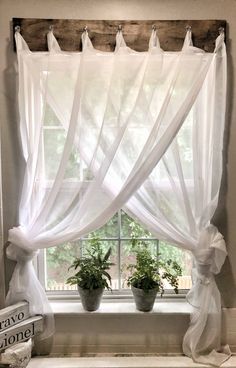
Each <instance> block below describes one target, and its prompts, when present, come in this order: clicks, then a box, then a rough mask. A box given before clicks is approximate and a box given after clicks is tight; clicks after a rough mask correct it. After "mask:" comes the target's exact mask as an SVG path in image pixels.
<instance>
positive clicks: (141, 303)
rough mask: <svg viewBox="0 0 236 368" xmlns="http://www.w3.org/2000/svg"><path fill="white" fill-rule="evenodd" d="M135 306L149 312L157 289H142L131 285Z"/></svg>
mask: <svg viewBox="0 0 236 368" xmlns="http://www.w3.org/2000/svg"><path fill="white" fill-rule="evenodd" d="M131 290H132V293H133V296H134V301H135V304H136V308H137V309H138V310H139V311H142V312H150V311H151V310H152V308H153V305H154V302H155V299H156V295H157V291H158V289H150V290H148V291H144V290H143V289H138V288H136V287H134V286H131Z"/></svg>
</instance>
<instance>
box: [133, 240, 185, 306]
mask: <svg viewBox="0 0 236 368" xmlns="http://www.w3.org/2000/svg"><path fill="white" fill-rule="evenodd" d="M131 242H132V249H133V251H134V253H135V255H136V263H135V264H130V265H129V266H128V270H129V271H130V272H131V275H130V276H129V277H128V280H127V284H128V286H131V290H132V293H133V296H134V300H135V304H136V308H137V309H138V310H140V311H143V312H149V311H151V310H152V308H153V305H154V302H155V298H156V295H157V293H160V294H161V296H162V295H163V293H164V280H167V281H168V282H169V283H170V285H171V286H172V287H173V288H174V291H175V293H176V294H177V293H178V277H179V276H181V274H182V270H181V267H180V266H179V265H178V263H177V262H175V261H172V260H171V259H169V260H167V261H166V262H163V261H162V260H161V259H160V256H158V258H157V257H154V256H153V255H152V253H151V251H150V250H149V249H148V245H147V243H146V242H145V241H144V240H141V241H140V240H137V239H135V238H134V237H133V238H132V240H131Z"/></svg>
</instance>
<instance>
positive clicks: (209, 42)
mask: <svg viewBox="0 0 236 368" xmlns="http://www.w3.org/2000/svg"><path fill="white" fill-rule="evenodd" d="M12 24H13V30H14V29H15V27H16V26H17V25H18V26H20V27H21V34H22V36H23V37H24V39H25V40H26V42H27V43H28V45H29V48H30V49H31V50H32V51H46V50H47V41H46V36H47V32H48V30H49V27H50V26H51V25H53V30H54V35H55V37H56V38H57V40H58V42H59V44H60V46H61V49H62V50H65V51H78V50H81V34H82V32H83V29H84V27H85V26H87V27H88V30H89V35H90V37H91V39H92V42H93V45H94V47H95V48H97V49H99V50H102V51H113V50H114V47H115V35H116V32H117V28H118V26H119V24H120V25H122V29H123V34H124V37H125V40H126V43H127V45H128V46H129V47H131V48H133V49H135V50H137V51H145V50H147V49H148V41H149V38H150V35H151V31H152V25H153V24H155V26H156V27H157V29H158V35H159V38H160V42H161V47H162V48H163V49H164V50H166V51H179V50H180V49H181V48H182V45H183V40H184V37H185V34H186V30H185V27H186V26H187V25H189V26H191V27H192V33H193V41H194V45H195V46H196V47H200V48H202V49H204V50H205V51H207V52H212V51H213V50H214V47H215V39H216V37H217V35H218V33H219V28H220V27H223V28H226V21H225V20H147V21H145V20H130V21H126V20H122V21H121V20H78V19H76V20H75V19H33V18H13V22H12Z"/></svg>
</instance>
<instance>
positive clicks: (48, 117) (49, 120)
mask: <svg viewBox="0 0 236 368" xmlns="http://www.w3.org/2000/svg"><path fill="white" fill-rule="evenodd" d="M44 126H61V123H60V120H59V119H58V117H57V116H56V114H55V112H54V111H53V110H52V108H51V106H49V105H48V104H46V107H45V116H44Z"/></svg>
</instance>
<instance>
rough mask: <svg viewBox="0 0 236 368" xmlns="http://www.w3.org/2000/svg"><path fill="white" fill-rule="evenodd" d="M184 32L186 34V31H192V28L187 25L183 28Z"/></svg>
mask: <svg viewBox="0 0 236 368" xmlns="http://www.w3.org/2000/svg"><path fill="white" fill-rule="evenodd" d="M185 30H186V32H188V31H190V32H191V31H192V27H191V26H190V25H189V24H187V26H186V27H185Z"/></svg>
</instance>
